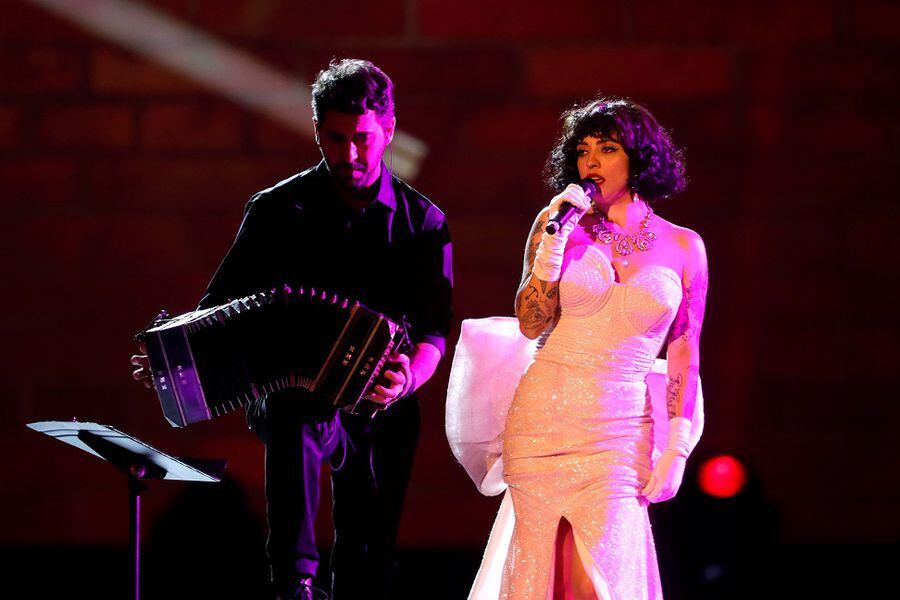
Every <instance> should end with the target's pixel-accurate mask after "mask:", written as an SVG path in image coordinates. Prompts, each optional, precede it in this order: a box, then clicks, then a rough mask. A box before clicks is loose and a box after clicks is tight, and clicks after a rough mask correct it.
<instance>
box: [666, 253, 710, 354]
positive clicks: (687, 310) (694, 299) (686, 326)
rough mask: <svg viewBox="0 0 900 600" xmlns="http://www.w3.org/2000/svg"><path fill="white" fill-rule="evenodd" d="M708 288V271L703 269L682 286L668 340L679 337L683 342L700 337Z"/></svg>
mask: <svg viewBox="0 0 900 600" xmlns="http://www.w3.org/2000/svg"><path fill="white" fill-rule="evenodd" d="M708 288H709V272H708V271H707V270H706V269H704V270H702V271H700V272H698V273H697V274H696V275H694V278H693V279H692V280H691V282H690V283H689V284H688V285H687V286H686V287H685V288H684V298H683V299H682V300H681V306H680V307H679V308H678V314H676V315H675V321H674V322H673V323H672V333H671V336H670V340H672V341H674V340H676V339H678V338H680V339H681V340H682V341H684V342H689V341H691V340H692V339H693V340H696V339H697V338H699V337H700V328H701V327H702V326H703V314H704V313H705V312H706V290H707V289H708Z"/></svg>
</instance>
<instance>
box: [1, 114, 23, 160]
mask: <svg viewBox="0 0 900 600" xmlns="http://www.w3.org/2000/svg"><path fill="white" fill-rule="evenodd" d="M21 144H22V109H21V108H20V107H18V106H13V105H3V106H0V149H3V150H12V149H14V148H18V147H20V146H21Z"/></svg>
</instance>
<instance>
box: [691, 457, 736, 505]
mask: <svg viewBox="0 0 900 600" xmlns="http://www.w3.org/2000/svg"><path fill="white" fill-rule="evenodd" d="M697 479H698V480H699V483H700V489H701V490H703V491H704V492H706V493H707V494H709V495H710V496H715V497H716V498H731V497H732V496H735V495H737V494H738V493H740V491H741V490H742V489H744V485H746V483H747V469H745V468H744V465H743V464H742V463H741V461H739V460H738V459H736V458H735V457H733V456H728V455H727V454H723V455H721V456H715V457H713V458H710V459H709V460H707V461H706V462H704V463H703V464H702V465H700V472H699V474H698V476H697Z"/></svg>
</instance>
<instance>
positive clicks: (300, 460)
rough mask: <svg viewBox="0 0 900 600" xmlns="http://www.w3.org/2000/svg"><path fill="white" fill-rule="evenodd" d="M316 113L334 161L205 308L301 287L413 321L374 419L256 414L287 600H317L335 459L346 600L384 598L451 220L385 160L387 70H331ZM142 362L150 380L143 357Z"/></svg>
mask: <svg viewBox="0 0 900 600" xmlns="http://www.w3.org/2000/svg"><path fill="white" fill-rule="evenodd" d="M312 104H313V113H314V115H313V119H314V121H315V131H316V142H317V143H318V145H319V149H320V150H321V152H322V158H323V160H322V161H321V162H320V163H319V164H318V165H317V166H315V167H312V168H310V169H308V170H306V171H303V172H302V173H300V174H298V175H295V176H293V177H290V178H288V179H286V180H284V181H282V182H280V183H278V184H276V185H275V186H273V187H271V188H269V189H267V190H263V191H261V192H259V193H257V194H256V195H254V196H253V197H252V198H251V199H250V202H249V203H248V205H247V208H246V211H245V213H244V220H243V222H242V224H241V227H240V230H239V231H238V234H237V238H236V239H235V241H234V244H233V245H232V247H231V250H229V252H228V254H227V255H226V256H225V259H224V260H223V261H222V264H221V265H220V266H219V269H218V271H217V272H216V274H215V276H214V277H213V279H212V281H211V282H210V284H209V288H208V289H207V291H206V295H205V296H204V297H203V299H202V300H201V303H200V306H201V308H205V307H209V306H215V305H217V304H222V303H225V302H227V301H228V299H230V298H237V297H241V296H244V295H248V294H251V293H254V292H256V291H259V290H261V289H266V288H271V287H273V286H279V285H281V284H283V283H289V284H302V285H304V286H312V287H315V288H316V289H323V290H327V291H328V292H329V293H337V294H339V295H342V296H346V297H350V298H355V299H358V300H359V301H360V302H362V303H363V304H365V305H367V306H369V307H370V308H373V309H375V310H378V311H380V312H384V313H385V314H387V315H388V316H391V317H393V318H395V319H399V318H400V316H401V315H405V316H406V317H407V319H408V321H409V323H410V325H411V336H412V341H413V347H412V350H411V351H410V352H409V354H408V355H406V354H399V353H395V354H394V355H392V357H391V361H392V362H391V363H390V364H389V367H390V370H387V371H385V373H384V376H383V379H382V381H381V382H380V384H379V385H377V386H376V387H374V388H373V390H372V393H371V395H370V399H371V400H373V401H374V402H377V403H379V404H381V405H383V406H384V410H382V411H380V412H379V413H378V414H377V415H376V417H375V418H373V419H369V418H367V417H358V416H353V415H349V414H347V413H343V412H340V413H338V412H336V411H335V410H334V409H333V408H332V407H330V406H328V405H327V404H326V403H324V402H322V401H321V400H320V401H315V398H313V397H312V395H311V394H309V393H307V392H305V391H303V390H299V389H291V390H285V391H282V392H278V393H275V394H271V395H269V396H267V397H265V398H263V399H261V400H260V401H257V402H256V403H255V404H254V405H252V406H251V407H250V409H249V410H248V420H249V422H250V426H251V428H252V429H254V430H255V431H256V432H257V433H258V434H259V436H260V437H261V438H262V440H263V441H264V442H265V444H266V462H265V468H266V501H267V511H268V522H269V538H268V542H267V551H268V555H269V560H270V562H271V574H272V580H273V583H274V585H275V588H276V593H277V595H278V597H279V598H282V599H288V598H290V599H294V598H310V597H312V588H311V586H312V578H313V577H314V576H315V574H316V569H317V566H318V553H317V551H316V544H315V539H314V529H313V523H314V518H315V514H316V511H317V508H318V502H319V473H320V470H321V467H322V463H323V461H325V460H330V462H331V465H332V476H331V478H332V489H333V497H334V504H333V518H334V528H335V540H334V547H333V550H332V557H331V564H332V570H333V577H332V594H333V597H334V598H335V599H337V600H343V599H356V598H367V599H369V598H372V599H374V598H385V597H387V596H388V594H389V592H390V588H391V582H392V580H393V578H394V574H395V570H396V567H395V564H394V561H393V551H394V545H395V541H396V536H397V529H398V526H399V518H400V510H401V507H402V504H403V498H404V495H405V492H406V487H407V482H408V480H409V476H410V472H411V469H412V463H413V453H414V451H415V446H416V443H417V440H418V433H419V406H418V402H417V400H416V398H415V395H414V392H415V390H416V389H417V388H419V387H420V386H421V385H422V384H424V383H425V382H426V381H428V379H429V378H430V377H431V376H432V375H433V374H434V371H435V368H436V367H437V364H438V361H439V360H440V359H441V357H442V355H443V354H444V350H445V346H446V341H445V340H446V336H447V334H448V330H449V327H450V318H451V315H450V295H451V288H452V274H451V249H450V236H449V230H448V227H447V222H446V220H445V218H444V215H443V213H442V212H441V211H440V210H439V209H438V208H437V207H435V206H434V205H433V204H432V203H431V202H429V201H428V200H427V199H426V198H425V197H424V196H422V195H421V194H419V193H418V192H417V191H416V190H414V189H413V188H411V187H410V186H408V185H407V184H406V183H404V182H403V181H401V180H400V179H398V178H397V177H395V176H393V175H392V173H391V172H390V170H389V169H388V167H387V166H386V165H385V164H384V163H383V162H382V156H383V154H384V151H385V148H386V147H387V145H388V144H389V143H390V142H391V138H392V136H393V135H394V128H395V124H396V119H395V117H394V98H393V84H392V82H391V80H390V79H389V78H388V76H387V75H386V74H385V73H384V72H383V71H381V69H379V68H378V67H376V66H375V65H374V64H372V63H371V62H368V61H363V60H350V59H346V60H341V61H339V62H332V63H331V64H330V65H329V67H328V69H326V70H324V71H322V72H320V73H319V75H318V77H317V78H316V81H315V83H314V84H313V89H312ZM297 342H298V343H303V340H302V339H298V340H297ZM133 362H134V363H135V364H136V365H137V366H140V367H141V368H139V369H138V370H136V371H135V378H136V379H143V380H145V382H146V378H147V366H146V360H145V358H144V357H142V356H137V357H135V358H134V359H133Z"/></svg>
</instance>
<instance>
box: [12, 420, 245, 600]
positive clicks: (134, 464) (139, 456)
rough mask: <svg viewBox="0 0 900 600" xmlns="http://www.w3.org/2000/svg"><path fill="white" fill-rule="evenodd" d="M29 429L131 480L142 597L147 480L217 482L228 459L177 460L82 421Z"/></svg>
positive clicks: (136, 579) (134, 552)
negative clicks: (143, 497)
mask: <svg viewBox="0 0 900 600" xmlns="http://www.w3.org/2000/svg"><path fill="white" fill-rule="evenodd" d="M28 427H29V428H31V429H34V430H35V431H39V432H41V433H45V434H47V435H49V436H51V437H55V438H56V439H58V440H59V441H61V442H65V443H67V444H71V445H72V446H75V447H76V448H81V449H82V450H84V451H85V452H88V453H90V454H93V455H94V456H99V457H100V458H103V459H105V460H106V461H108V462H109V463H110V464H111V465H113V466H114V467H116V468H117V469H118V470H119V471H121V472H122V473H124V474H125V475H126V477H127V478H128V512H129V532H128V533H129V535H128V537H129V542H130V552H131V556H132V558H133V572H132V575H133V583H134V598H135V600H139V598H140V582H141V576H140V573H141V494H142V493H143V492H144V491H145V490H146V489H147V486H146V484H144V483H143V481H144V480H147V479H169V480H172V481H199V482H206V483H218V482H219V481H220V480H221V478H222V476H223V475H224V474H225V467H226V465H227V461H226V460H222V459H192V458H176V457H174V456H170V455H168V454H166V453H165V452H162V451H160V450H157V449H156V448H154V447H153V446H150V445H149V444H146V443H144V442H142V441H140V440H139V439H137V438H134V437H132V436H130V435H128V434H127V433H123V432H121V431H119V430H118V429H116V428H115V427H110V426H109V425H100V424H98V423H81V422H79V421H74V420H73V421H38V422H36V423H29V424H28Z"/></svg>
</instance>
